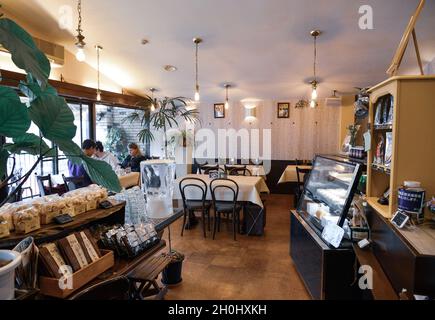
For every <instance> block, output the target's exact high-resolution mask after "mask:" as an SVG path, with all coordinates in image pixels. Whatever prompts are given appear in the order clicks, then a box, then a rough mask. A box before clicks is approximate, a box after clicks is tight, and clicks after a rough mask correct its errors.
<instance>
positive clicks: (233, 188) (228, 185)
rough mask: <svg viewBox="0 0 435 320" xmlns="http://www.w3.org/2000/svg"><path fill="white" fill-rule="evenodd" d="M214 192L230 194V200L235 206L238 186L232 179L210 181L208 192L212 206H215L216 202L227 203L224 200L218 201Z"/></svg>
mask: <svg viewBox="0 0 435 320" xmlns="http://www.w3.org/2000/svg"><path fill="white" fill-rule="evenodd" d="M216 190H223V191H225V190H226V191H229V192H231V194H232V196H233V199H232V200H230V201H231V202H232V203H233V205H234V206H235V205H236V202H237V197H238V196H239V185H238V184H237V182H235V181H234V180H232V179H224V178H217V179H213V180H212V181H210V191H211V196H212V199H213V205H214V206H216V202H218V201H228V200H225V199H219V197H217V196H216V195H217V194H216Z"/></svg>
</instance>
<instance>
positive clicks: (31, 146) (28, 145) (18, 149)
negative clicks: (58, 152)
mask: <svg viewBox="0 0 435 320" xmlns="http://www.w3.org/2000/svg"><path fill="white" fill-rule="evenodd" d="M13 141H14V143H10V144H6V145H5V146H4V148H5V149H6V150H7V151H9V152H10V153H14V154H20V153H23V152H25V153H29V154H32V155H35V156H37V155H40V154H45V156H51V157H53V156H54V155H55V154H54V150H52V149H51V148H50V147H49V146H48V145H47V144H46V143H45V141H44V140H42V139H41V137H38V136H37V135H34V134H33V133H25V134H23V135H22V136H20V137H18V138H14V139H13Z"/></svg>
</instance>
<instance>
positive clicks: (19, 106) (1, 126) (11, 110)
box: [0, 87, 30, 137]
mask: <svg viewBox="0 0 435 320" xmlns="http://www.w3.org/2000/svg"><path fill="white" fill-rule="evenodd" d="M29 127H30V119H29V115H28V113H27V107H26V105H25V104H24V103H21V101H20V98H19V97H18V95H17V93H16V92H15V91H14V90H13V89H11V88H8V87H0V135H3V136H6V137H18V136H20V135H22V134H24V133H25V132H26V131H27V130H28V129H29Z"/></svg>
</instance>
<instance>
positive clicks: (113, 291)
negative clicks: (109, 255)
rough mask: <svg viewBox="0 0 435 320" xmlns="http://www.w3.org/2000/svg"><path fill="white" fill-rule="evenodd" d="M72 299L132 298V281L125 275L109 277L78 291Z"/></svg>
mask: <svg viewBox="0 0 435 320" xmlns="http://www.w3.org/2000/svg"><path fill="white" fill-rule="evenodd" d="M70 300H131V294H130V281H129V280H128V279H127V278H125V277H117V278H114V279H109V280H106V281H103V282H100V283H98V284H96V285H93V286H91V287H89V288H87V289H85V290H83V291H81V292H79V293H77V294H76V295H74V296H72V297H71V298H70Z"/></svg>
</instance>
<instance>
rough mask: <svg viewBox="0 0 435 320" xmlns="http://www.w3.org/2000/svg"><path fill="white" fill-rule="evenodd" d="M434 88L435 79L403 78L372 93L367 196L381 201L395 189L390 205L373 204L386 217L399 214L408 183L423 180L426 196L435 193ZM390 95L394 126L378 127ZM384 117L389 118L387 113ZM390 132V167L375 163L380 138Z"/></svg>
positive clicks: (374, 89)
mask: <svg viewBox="0 0 435 320" xmlns="http://www.w3.org/2000/svg"><path fill="white" fill-rule="evenodd" d="M434 87H435V76H400V77H392V78H390V79H388V80H386V81H384V82H382V83H380V84H378V85H376V86H374V87H373V88H371V89H369V90H368V93H369V94H370V109H369V122H370V124H371V126H370V128H371V129H370V133H371V136H372V139H371V140H372V144H371V149H370V151H369V153H368V159H367V161H368V163H367V166H368V167H367V169H368V171H367V196H368V197H369V198H374V199H378V198H380V197H382V195H383V193H384V192H385V190H386V188H389V189H390V190H391V192H390V196H389V205H388V206H381V207H379V206H380V205H379V204H377V201H372V203H374V206H375V209H377V208H378V209H380V210H379V213H380V214H382V215H383V216H384V217H385V218H388V219H390V218H391V217H392V216H393V215H394V213H395V212H396V211H397V197H398V190H399V188H400V186H402V185H403V183H404V182H405V181H419V182H420V183H421V185H422V187H423V188H424V189H425V190H426V194H428V195H432V194H435V162H434V161H431V159H435V144H434V140H433V139H431V138H429V137H434V136H435V126H434V125H433V119H434V118H435V105H434V101H435V90H433V88H434ZM389 96H391V97H392V99H393V104H392V107H393V113H392V118H393V121H392V125H390V124H388V125H382V126H377V125H374V123H375V118H376V110H377V107H378V106H379V103H381V101H382V100H383V99H385V98H386V97H389ZM381 99H382V100H381ZM386 105H387V106H388V107H391V105H390V104H386ZM384 107H385V105H383V108H384ZM388 114H389V116H390V112H388ZM383 115H384V117H383V118H384V119H385V112H383ZM381 121H382V120H381ZM387 132H391V134H392V141H391V143H392V148H391V165H390V168H388V167H385V166H380V165H376V164H374V156H375V153H376V151H377V144H378V139H377V137H378V136H381V135H385V134H386V133H387ZM384 148H385V144H384Z"/></svg>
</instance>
